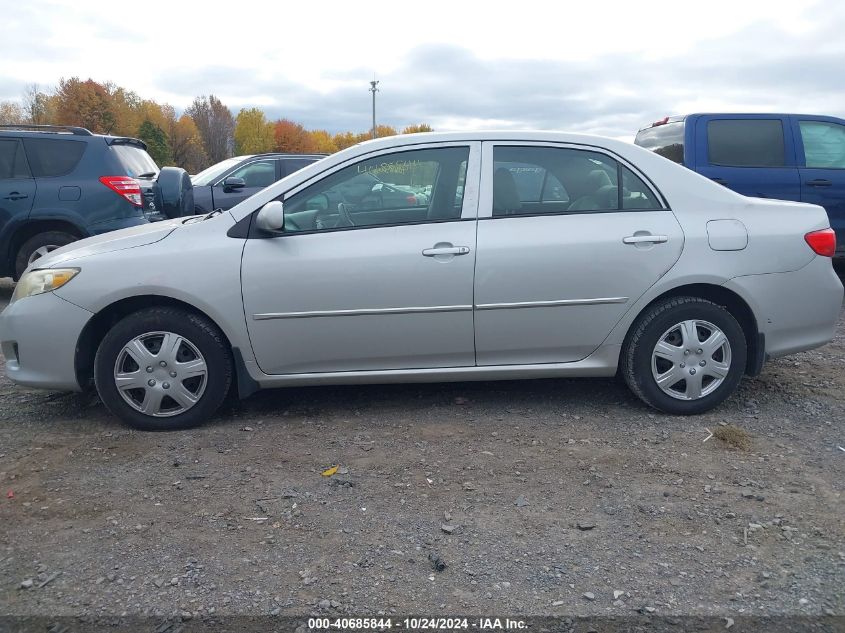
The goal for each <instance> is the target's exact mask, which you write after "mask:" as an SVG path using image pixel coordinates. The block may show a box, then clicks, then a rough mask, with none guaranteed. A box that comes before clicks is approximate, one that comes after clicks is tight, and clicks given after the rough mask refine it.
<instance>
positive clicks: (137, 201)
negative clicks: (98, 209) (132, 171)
mask: <svg viewBox="0 0 845 633" xmlns="http://www.w3.org/2000/svg"><path fill="white" fill-rule="evenodd" d="M100 182H101V183H103V184H104V185H105V186H106V187H108V188H109V189H111V190H112V191H114V192H115V193H116V194H118V195H119V196H122V197H124V198H126V199H127V200H128V201H129V202H131V203H132V204H134V205H135V206H136V207H142V206H144V199H143V197H142V196H141V183H139V182H138V181H137V180H135V179H134V178H130V177H129V176H100Z"/></svg>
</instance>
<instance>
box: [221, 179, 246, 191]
mask: <svg viewBox="0 0 845 633" xmlns="http://www.w3.org/2000/svg"><path fill="white" fill-rule="evenodd" d="M244 187H246V182H244V179H243V178H235V177H234V176H230V177H229V178H226V180H224V181H223V191H225V192H226V193H229V192H231V191H235V190H237V189H243V188H244Z"/></svg>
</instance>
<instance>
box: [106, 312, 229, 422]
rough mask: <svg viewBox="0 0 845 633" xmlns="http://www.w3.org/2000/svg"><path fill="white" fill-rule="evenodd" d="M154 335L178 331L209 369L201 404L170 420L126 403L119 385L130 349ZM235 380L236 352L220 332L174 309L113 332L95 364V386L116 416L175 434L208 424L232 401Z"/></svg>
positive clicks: (134, 318)
mask: <svg viewBox="0 0 845 633" xmlns="http://www.w3.org/2000/svg"><path fill="white" fill-rule="evenodd" d="M152 332H172V333H174V334H177V335H179V336H181V337H184V338H185V339H187V340H188V341H189V342H190V344H192V345H193V346H195V347H196V349H197V350H199V352H200V354H201V355H202V357H203V360H204V361H205V364H206V367H207V375H206V377H205V386H204V390H203V391H202V395H201V396H200V397H199V399H198V400H197V401H196V404H194V405H193V406H191V407H190V408H188V409H187V410H185V411H183V412H182V413H177V414H176V415H170V416H168V417H155V416H153V415H148V414H145V413H142V412H141V411H139V410H136V409H135V408H133V407H132V406H130V404H129V403H127V402H126V400H124V398H123V396H122V395H121V393H120V392H119V391H118V388H117V386H116V384H115V374H114V372H115V365H116V363H117V361H118V356H119V355H120V354H121V353H122V350H123V348H124V346H125V345H126V344H127V343H129V342H130V341H132V340H133V339H134V338H135V337H137V336H142V335H144V334H147V333H152ZM140 370H141V368H140V367H139V371H140ZM156 371H157V370H156ZM232 375H233V363H232V353H231V351H230V349H229V345H228V343H227V342H226V339H225V337H224V335H223V333H222V332H221V331H220V330H219V328H217V326H216V325H214V324H213V323H211V322H210V321H209V320H207V319H205V318H204V317H201V316H199V315H197V314H194V313H192V312H189V311H187V310H181V309H179V308H172V307H158V308H147V309H145V310H140V311H138V312H135V313H133V314H130V315H129V316H127V317H124V318H123V319H122V320H121V321H119V322H118V323H117V324H116V325H115V326H114V327H112V328H111V330H109V331H108V333H107V334H106V336H105V337H104V338H103V341H102V342H101V343H100V346H99V348H98V350H97V355H96V358H95V359H94V382H95V384H96V387H97V392H98V393H99V394H100V399H101V400H102V401H103V403H104V404H105V405H106V407H107V408H108V409H109V411H111V412H112V413H113V414H114V415H116V416H117V417H119V418H120V419H121V420H123V421H124V422H126V423H127V424H128V425H129V426H132V427H134V428H136V429H140V430H143V431H170V430H176V429H186V428H190V427H195V426H199V425H201V424H203V423H204V422H206V421H207V420H209V419H210V418H211V417H212V415H213V414H214V413H215V412H216V411H217V409H218V408H219V407H220V405H221V404H222V403H223V401H224V400H225V399H226V395H227V394H228V393H229V388H230V386H231V384H232ZM162 384H163V383H162Z"/></svg>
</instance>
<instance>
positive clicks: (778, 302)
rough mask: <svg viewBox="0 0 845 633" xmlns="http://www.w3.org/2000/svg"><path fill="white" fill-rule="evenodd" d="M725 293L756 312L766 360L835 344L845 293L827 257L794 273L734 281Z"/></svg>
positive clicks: (819, 258) (741, 278)
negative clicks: (727, 292) (827, 344)
mask: <svg viewBox="0 0 845 633" xmlns="http://www.w3.org/2000/svg"><path fill="white" fill-rule="evenodd" d="M725 287H726V288H729V289H731V290H733V291H734V292H736V293H737V294H739V295H740V296H741V297H743V298H744V299H745V300H746V301H747V302H748V304H749V305H750V306H751V309H752V310H753V311H754V316H755V317H756V319H757V328H758V330H759V331H760V333H761V334H763V335H764V337H765V341H766V343H765V345H766V357H767V358H776V357H778V356H785V355H787V354H794V353H796V352H802V351H805V350H808V349H813V348H815V347H820V346H822V345H825V344H826V343H829V342H830V341H831V340H832V339H833V335H834V331H835V329H836V323H837V321H838V320H839V314H840V312H841V310H842V298H843V288H842V282H840V281H839V277H837V275H836V273H835V272H834V270H833V266H832V265H831V261H830V259H828V258H826V257H816V258H814V259H813V260H812V261H811V262H810V263H809V264H807V265H806V266H804V267H803V268H801V269H799V270H796V271H793V272H788V273H771V274H765V275H747V276H743V277H734V278H733V279H731V280H730V281H729V282H728V283H726V284H725Z"/></svg>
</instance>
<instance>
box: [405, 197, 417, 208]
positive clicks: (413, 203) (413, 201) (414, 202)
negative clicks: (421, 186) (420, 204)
mask: <svg viewBox="0 0 845 633" xmlns="http://www.w3.org/2000/svg"><path fill="white" fill-rule="evenodd" d="M406 200H407V201H408V204H410V205H411V206H416V205H417V197H416V196H415V195H410V196H408V197H407V198H406Z"/></svg>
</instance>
